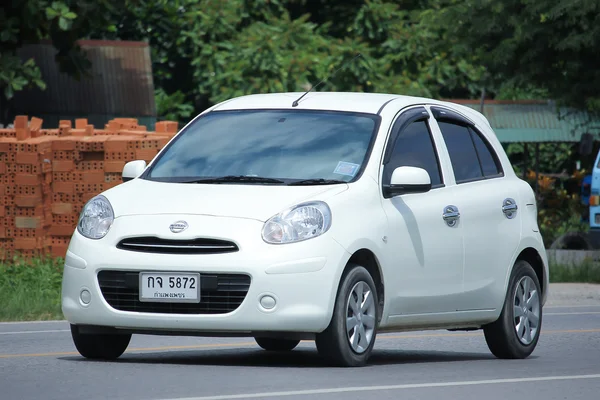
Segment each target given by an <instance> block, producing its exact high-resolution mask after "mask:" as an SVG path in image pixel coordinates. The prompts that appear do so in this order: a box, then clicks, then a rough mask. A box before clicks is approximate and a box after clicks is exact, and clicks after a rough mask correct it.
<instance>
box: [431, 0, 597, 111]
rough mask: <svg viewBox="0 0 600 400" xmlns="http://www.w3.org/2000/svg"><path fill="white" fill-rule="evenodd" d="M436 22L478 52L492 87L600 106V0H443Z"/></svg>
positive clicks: (576, 104) (580, 105)
mask: <svg viewBox="0 0 600 400" xmlns="http://www.w3.org/2000/svg"><path fill="white" fill-rule="evenodd" d="M435 24H437V25H439V26H442V27H443V29H446V30H447V32H448V34H449V35H451V36H452V37H455V38H456V39H457V40H458V41H460V43H462V44H463V45H466V46H468V47H469V48H470V49H471V51H472V52H473V53H475V54H476V55H477V57H478V58H479V60H480V63H481V65H482V66H484V67H485V69H486V73H485V75H484V77H483V78H484V82H485V84H486V86H487V87H489V88H493V89H495V90H502V89H503V88H511V90H515V89H518V88H521V89H523V88H531V87H533V88H536V90H542V91H543V92H545V93H547V95H548V96H549V97H550V98H552V99H555V100H557V101H558V102H559V104H562V105H565V106H570V107H575V108H577V109H583V110H588V111H591V112H598V111H600V91H599V88H600V69H599V68H598V65H600V53H599V52H598V46H600V2H598V1H597V0H503V1H494V0H442V1H441V7H440V12H439V13H436V15H435Z"/></svg>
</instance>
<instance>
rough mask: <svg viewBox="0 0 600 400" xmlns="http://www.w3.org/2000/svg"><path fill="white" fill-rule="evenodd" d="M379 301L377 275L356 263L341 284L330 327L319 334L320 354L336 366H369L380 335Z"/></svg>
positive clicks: (317, 338) (318, 345) (316, 341)
mask: <svg viewBox="0 0 600 400" xmlns="http://www.w3.org/2000/svg"><path fill="white" fill-rule="evenodd" d="M377 304H378V299H377V290H376V288H375V282H374V281H373V278H372V277H371V275H370V274H369V272H368V271H367V270H366V269H365V268H364V267H361V266H359V265H354V266H352V267H351V269H349V270H348V271H347V273H346V274H345V275H344V276H343V278H342V282H341V283H340V287H339V289H338V295H337V298H336V302H335V307H334V310H333V316H332V318H331V322H330V324H329V326H328V327H327V329H325V330H324V331H323V332H322V333H319V334H318V335H317V337H316V340H315V343H316V345H317V350H318V352H319V354H321V355H322V356H323V357H324V358H325V359H326V360H327V361H328V362H329V363H331V364H333V365H335V366H341V367H359V366H363V365H365V364H366V363H367V361H368V359H369V357H370V355H371V352H372V350H373V346H374V344H375V336H376V335H377V320H378V308H377Z"/></svg>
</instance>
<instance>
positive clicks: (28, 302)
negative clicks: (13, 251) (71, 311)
mask: <svg viewBox="0 0 600 400" xmlns="http://www.w3.org/2000/svg"><path fill="white" fill-rule="evenodd" d="M63 265H64V264H63V260H62V259H46V260H40V259H34V260H22V259H15V260H13V261H11V262H0V305H1V306H0V321H41V320H55V319H63V315H62V311H61V298H60V294H61V283H62V271H63Z"/></svg>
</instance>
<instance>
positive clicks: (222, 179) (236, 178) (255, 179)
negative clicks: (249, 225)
mask: <svg viewBox="0 0 600 400" xmlns="http://www.w3.org/2000/svg"><path fill="white" fill-rule="evenodd" d="M227 182H248V183H284V182H283V181H282V180H279V179H274V178H265V177H261V176H245V175H227V176H219V177H216V178H202V179H192V180H189V181H183V182H181V183H227Z"/></svg>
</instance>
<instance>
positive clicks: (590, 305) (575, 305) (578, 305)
mask: <svg viewBox="0 0 600 400" xmlns="http://www.w3.org/2000/svg"><path fill="white" fill-rule="evenodd" d="M598 307H600V304H587V305H586V304H573V305H570V306H569V305H564V306H544V310H545V309H548V308H598Z"/></svg>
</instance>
